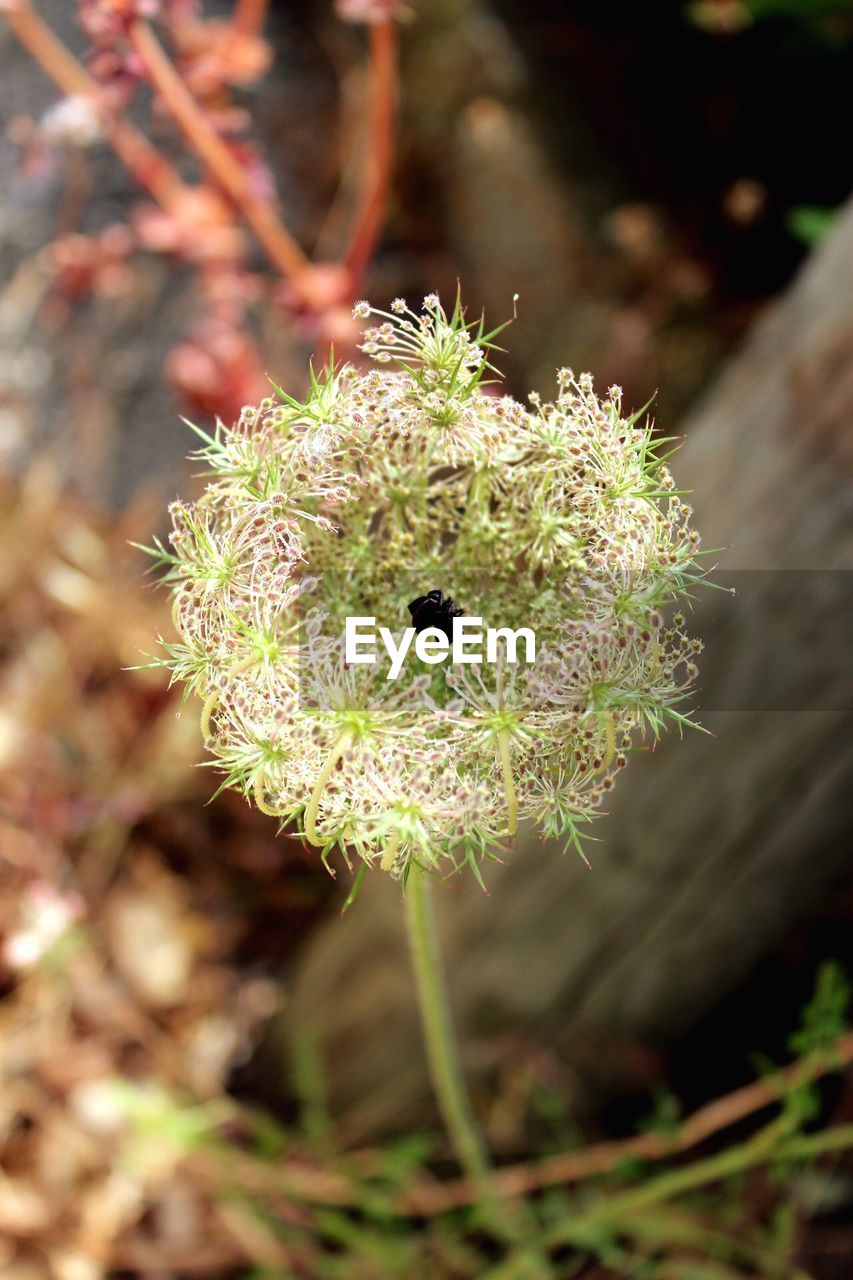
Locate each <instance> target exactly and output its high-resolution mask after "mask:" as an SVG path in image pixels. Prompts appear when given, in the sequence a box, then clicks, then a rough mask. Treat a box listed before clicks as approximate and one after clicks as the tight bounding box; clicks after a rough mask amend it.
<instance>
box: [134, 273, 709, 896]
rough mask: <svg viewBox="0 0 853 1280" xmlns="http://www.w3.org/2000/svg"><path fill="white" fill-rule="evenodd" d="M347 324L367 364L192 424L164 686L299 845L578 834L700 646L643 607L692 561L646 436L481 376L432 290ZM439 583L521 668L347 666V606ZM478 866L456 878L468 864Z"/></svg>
mask: <svg viewBox="0 0 853 1280" xmlns="http://www.w3.org/2000/svg"><path fill="white" fill-rule="evenodd" d="M355 315H356V317H357V318H363V319H366V320H369V322H370V323H369V327H367V328H366V330H365V333H364V340H363V347H362V349H363V350H364V351H365V352H366V353H367V354H368V355H369V356H371V357H372V358H373V360H374V361H375V362H376V367H374V368H368V369H367V370H366V371H365V370H360V369H357V368H355V367H353V366H352V365H344V366H343V367H336V366H335V365H334V364H331V365H330V366H329V367H328V368H326V369H325V370H324V371H323V372H322V373H316V372H313V371H312V374H311V385H310V390H309V393H308V395H307V397H306V399H305V400H304V401H300V400H297V399H295V398H294V397H292V396H290V395H288V394H287V393H286V392H284V391H282V390H280V389H279V388H276V389H275V390H276V395H275V396H271V397H270V398H268V399H266V400H264V401H263V402H262V403H261V404H260V405H259V406H257V407H255V408H247V409H244V411H243V413H242V415H241V417H240V419H239V420H238V422H237V423H236V424H235V425H234V426H233V427H231V428H225V427H224V426H222V425H220V427H219V428H218V430H217V432H216V434H215V436H213V437H209V436H204V445H203V447H202V448H201V449H200V450H199V452H198V454H197V456H198V457H200V458H201V459H202V460H203V461H204V462H205V464H206V466H207V468H208V469H209V472H210V482H209V484H208V486H207V488H206V489H205V490H204V492H203V494H202V495H201V497H200V498H199V499H198V501H197V502H195V503H194V504H186V503H183V502H176V503H175V504H174V505H173V507H172V521H173V532H172V535H171V547H170V548H168V549H167V548H164V547H159V548H158V551H157V554H158V555H159V556H160V558H161V559H162V561H163V562H164V564H165V565H166V566H167V577H168V579H169V581H170V582H171V585H172V588H173V591H174V620H175V626H176V629H177V631H178V636H179V639H178V640H177V642H174V643H166V657H165V659H164V661H165V662H166V664H167V665H168V666H169V667H170V669H171V671H172V675H173V679H175V680H178V681H182V682H184V683H185V684H186V687H187V689H188V690H189V691H192V692H193V693H196V694H198V695H199V696H200V698H201V700H202V704H203V712H202V730H203V733H204V736H205V739H206V742H207V745H208V747H209V749H210V750H211V752H212V753H213V757H214V760H213V763H214V764H216V765H218V766H219V767H220V768H221V769H222V770H223V771H224V775H225V778H224V783H223V785H224V786H231V787H236V788H238V789H239V790H241V791H242V792H243V793H244V794H246V795H247V796H252V797H254V799H255V801H256V803H257V805H258V807H259V808H260V809H262V810H263V811H264V812H265V813H269V814H272V815H275V816H277V817H279V818H280V819H281V823H282V826H287V827H290V828H292V829H294V830H296V831H298V832H299V833H301V834H303V835H304V836H305V837H306V838H307V839H308V840H309V841H310V842H311V843H313V844H315V845H317V846H318V847H320V848H322V850H323V856H324V858H325V857H326V856H327V855H328V853H329V852H330V851H331V850H332V849H333V848H335V847H340V848H341V849H342V850H343V851H344V854H345V856H349V854H350V853H354V854H356V855H358V856H359V857H360V858H362V859H364V861H365V862H367V863H372V862H374V861H377V862H378V863H379V865H381V866H382V867H383V868H384V869H386V870H388V871H390V872H392V873H393V874H395V875H400V876H403V877H405V875H406V873H407V870H408V868H409V867H410V866H411V864H412V862H413V861H416V862H417V863H418V864H419V865H424V866H432V865H435V864H436V863H438V862H439V861H441V860H448V861H449V862H450V863H451V864H454V865H460V864H462V863H467V864H468V865H470V866H471V867H472V868H473V869H474V870H475V871H478V865H479V862H480V860H481V858H482V857H483V856H484V855H488V854H490V853H491V852H492V851H494V850H495V849H497V848H500V846H501V844H502V842H504V841H505V840H506V839H507V837H511V836H512V835H514V833H515V831H516V829H517V825H518V822H519V821H520V820H522V819H527V820H530V821H531V823H532V824H533V825H534V826H535V827H536V828H538V830H539V831H540V832H541V833H542V834H545V835H549V836H562V837H564V838H568V840H569V842H570V843H572V844H574V846H575V847H576V848H577V849H578V850H579V851H581V850H582V838H583V834H584V827H585V825H586V824H588V823H589V822H590V821H591V819H592V818H593V816H594V814H595V810H596V808H597V806H598V805H599V804H600V802H601V800H602V797H603V796H604V794H605V793H606V792H607V791H608V790H609V789H610V788H611V787H612V785H613V778H614V774H615V772H616V771H617V770H618V769H619V768H620V767H622V766H623V765H624V764H625V762H626V758H627V753H628V751H629V749H630V748H631V746H632V744H634V745H636V744H637V742H639V741H641V740H642V738H643V737H644V736H649V735H651V736H653V737H657V736H658V734H659V733H660V732H661V731H662V730H663V729H664V727H665V726H666V724H667V723H668V722H674V723H676V724H678V725H682V724H685V723H689V719H688V717H687V715H686V713H685V710H684V706H683V704H684V700H685V699H686V698H687V697H688V695H689V691H690V686H691V683H692V681H693V679H694V676H695V665H694V659H695V655H696V653H697V652H698V649H699V645H698V643H697V642H696V641H692V640H690V639H688V638H687V637H686V636H685V635H684V633H683V630H682V627H683V622H684V619H683V617H682V616H681V615H680V614H678V613H676V614H675V615H674V616H673V617H667V615H668V613H669V612H670V610H669V608H668V607H669V606H670V605H672V604H673V603H675V602H677V601H678V599H679V597H681V596H682V595H683V594H685V593H686V591H687V590H688V588H689V586H690V585H691V584H692V583H693V582H695V581H697V580H698V579H699V578H700V577H701V576H702V574H701V572H700V570H699V569H698V567H697V555H698V551H697V541H698V539H697V535H696V534H695V533H694V532H693V531H692V530H691V529H690V526H689V516H690V509H689V507H687V506H686V505H685V503H684V502H683V501H682V499H681V497H680V496H679V495H678V493H677V492H676V491H675V488H674V483H673V480H672V477H671V474H670V472H669V470H668V468H667V466H666V462H665V460H664V458H665V456H666V442H664V441H661V440H660V439H659V438H656V437H655V436H654V434H653V429H652V425H651V423H649V422H648V421H646V422H641V421H640V419H641V416H642V414H638V415H635V416H634V417H627V418H626V417H625V416H623V412H622V407H621V393H620V391H619V388H617V387H613V388H611V389H610V391H609V392H608V394H607V396H606V398H605V399H603V400H599V399H598V398H597V396H596V395H595V393H594V391H593V386H592V380H591V379H590V378H589V377H588V376H587V375H582V376H580V377H575V375H574V374H573V373H572V371H571V370H569V369H562V370H560V371H559V372H558V375H557V390H556V395H555V397H554V399H553V401H550V402H548V403H545V402H543V401H542V400H541V399H540V398H539V397H538V396H536V395H531V397H530V407H529V408H528V407H524V406H523V405H521V404H520V403H518V402H517V401H516V400H514V399H512V398H511V397H509V396H505V395H501V394H499V393H498V391H497V390H496V377H495V376H494V374H495V371H494V369H493V366H492V365H491V363H490V359H491V357H492V355H493V352H494V350H495V346H494V338H495V337H496V334H497V333H498V332H499V330H496V331H495V332H493V333H485V332H484V330H483V326H482V324H479V325H476V326H472V325H469V324H468V323H466V320H465V317H464V313H463V311H462V309H461V306H460V305H459V303H458V302H457V305H456V306H455V308H454V309H453V310H452V311H451V312H450V313H447V312H445V310H444V309H443V308H442V306H441V304H440V302H439V300H438V298H437V297H435V296H434V295H430V296H429V297H427V298H426V299H425V300H424V304H423V308H422V309H421V311H420V312H415V311H413V310H411V309H410V308H409V307H408V306H407V305H406V304H405V302H403V301H402V300H400V299H397V300H395V301H394V303H392V305H391V309H390V311H388V312H381V311H377V310H375V309H374V308H372V307H370V306H369V305H368V304H367V303H358V304H357V305H356V308H355ZM435 589H441V590H443V591H445V592H446V593H448V594H452V596H453V598H454V599H455V600H456V602H457V604H459V605H460V606H461V607H462V609H463V611H464V613H465V614H467V615H477V616H480V617H483V618H484V620H485V621H486V622H487V623H488V624H489V625H493V626H496V627H505V626H510V627H512V628H517V627H520V626H526V627H530V628H532V629H533V630H534V632H535V635H536V638H537V656H536V660H535V662H533V663H532V664H530V665H522V664H518V665H515V664H511V663H509V662H508V661H506V659H505V658H504V660H503V661H501V660H500V659H499V660H498V662H497V663H494V664H491V665H485V664H484V665H465V666H462V665H457V666H452V665H449V664H448V665H444V666H441V667H439V666H437V665H429V666H427V665H426V664H425V663H423V662H421V661H420V660H417V659H415V660H413V661H412V662H411V663H410V664H409V665H408V666H407V669H406V678H405V679H402V678H401V679H400V680H397V681H394V682H389V681H388V680H387V679H386V678H385V672H384V671H383V670H382V669H381V668H380V667H379V666H370V665H360V664H359V665H348V664H347V663H346V662H345V661H344V646H343V634H344V624H345V620H346V618H347V617H351V616H364V615H367V616H374V617H375V618H376V619H377V622H378V623H379V624H380V625H385V626H387V627H388V628H389V629H390V630H391V631H392V632H395V633H400V632H402V630H403V629H404V627H405V626H407V625H408V622H409V617H408V613H407V605H408V603H409V602H411V600H412V598H413V597H416V596H419V595H422V594H424V593H425V592H427V591H430V590H435ZM478 874H479V872H478Z"/></svg>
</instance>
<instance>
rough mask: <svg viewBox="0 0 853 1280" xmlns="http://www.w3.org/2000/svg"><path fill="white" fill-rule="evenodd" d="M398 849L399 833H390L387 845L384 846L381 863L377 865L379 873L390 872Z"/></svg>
mask: <svg viewBox="0 0 853 1280" xmlns="http://www.w3.org/2000/svg"><path fill="white" fill-rule="evenodd" d="M399 849H400V833H399V831H392V832H391V835H390V836H389V838H388V843H387V844H386V846H385V850H384V852H383V854H382V861H381V862H380V864H379V869H380V871H391V869H392V868H393V866H394V862H395V860H396V858H397V853H398V851H399Z"/></svg>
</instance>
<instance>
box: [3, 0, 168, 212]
mask: <svg viewBox="0 0 853 1280" xmlns="http://www.w3.org/2000/svg"><path fill="white" fill-rule="evenodd" d="M0 13H2V14H3V16H5V18H6V21H7V22H8V23H9V26H10V27H11V29H12V31H13V32H14V33H15V35H16V36H17V37H18V39H19V40H20V42H21V44H22V45H23V46H24V48H25V49H26V50H27V52H28V53H29V54H30V55H31V57H32V58H34V59H35V61H36V62H37V63H38V64H39V66H40V67H41V68H42V70H43V71H45V72H46V73H47V75H48V76H49V77H50V78H51V80H53V82H54V84H56V85H57V87H58V88H59V89H61V90H62V92H63V93H65V94H68V95H69V96H76V97H86V98H91V99H92V100H93V101H94V103H95V104H96V106H99V105H100V102H101V92H100V89H99V86H98V85H97V83H96V82H95V81H94V80H93V79H92V77H91V76H90V75H89V74H88V73H87V72H86V71H85V70H84V68H83V67H82V66H81V65H80V63H79V62H77V60H76V59H75V58H74V57H73V56H72V55H71V54H70V53H69V52H68V50H67V49H66V48H65V45H64V44H62V42H61V41H60V40H58V39H57V38H56V36H55V35H54V34H53V32H52V31H51V29H50V28H49V27H48V26H47V25H46V24H45V23H44V22H43V21H42V19H41V18H40V17H39V15H38V14H37V13H36V12H35V10H34V9H32V8H31V7H30V5H29V4H28V3H26V0H20V2H19V3H12V4H9V5H2V4H0ZM103 127H104V130H105V132H106V135H107V137H108V138H109V141H110V143H111V145H112V147H113V149H114V151H115V152H116V155H117V156H118V157H119V159H120V160H121V161H122V163H123V164H124V165H126V166H127V168H128V169H129V170H130V172H131V173H132V174H133V176H134V178H135V179H136V181H137V182H138V183H139V185H140V186H141V187H142V188H144V190H146V191H147V192H148V193H149V194H150V195H151V196H153V198H154V199H155V200H156V201H157V202H158V204H160V205H161V206H162V207H163V208H165V209H170V208H173V207H174V206H175V204H176V203H177V201H178V199H179V197H180V196H181V195H183V194H185V193H186V186H185V184H184V183H183V181H182V180H181V178H180V176H179V175H178V173H177V171H176V170H175V169H173V168H172V166H171V165H170V164H169V163H168V161H167V160H165V159H164V158H163V156H162V155H161V154H160V152H159V151H158V150H157V148H156V147H154V146H152V144H151V143H150V142H149V141H148V139H147V138H146V137H145V135H144V134H142V133H140V132H139V131H138V130H137V129H135V128H134V127H133V125H131V124H128V123H127V122H126V121H124V120H121V119H116V118H114V117H107V118H106V119H105V120H104V121H103Z"/></svg>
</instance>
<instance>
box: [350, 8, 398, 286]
mask: <svg viewBox="0 0 853 1280" xmlns="http://www.w3.org/2000/svg"><path fill="white" fill-rule="evenodd" d="M370 76H371V92H370V124H369V130H368V138H367V163H366V171H365V177H364V182H363V185H362V189H361V192H360V195H359V199H358V203H357V206H356V212H355V218H354V222H353V229H352V234H351V237H350V241H349V244H348V246H347V249H346V253H345V255H344V263H345V265H346V267H347V269H348V271H349V274H350V278H351V280H352V283H353V288H354V289H357V287H358V285H359V282H360V281H361V278H362V276H363V275H364V273H365V271H366V269H367V267H368V264H369V263H370V259H371V258H372V256H373V252H374V250H375V248H376V244H377V241H378V239H379V236H380V233H381V231H382V225H383V223H384V221H385V214H386V210H387V204H388V194H389V189H390V184H391V164H392V161H393V158H394V116H395V112H396V105H397V104H396V98H397V92H396V89H397V43H396V33H395V30H394V23H393V22H392V21H387V22H380V23H378V24H377V25H375V26H372V27H371V28H370Z"/></svg>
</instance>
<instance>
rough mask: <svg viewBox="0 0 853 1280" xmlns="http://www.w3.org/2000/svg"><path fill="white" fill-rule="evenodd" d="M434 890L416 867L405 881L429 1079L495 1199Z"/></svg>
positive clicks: (459, 1143) (456, 1139)
mask: <svg viewBox="0 0 853 1280" xmlns="http://www.w3.org/2000/svg"><path fill="white" fill-rule="evenodd" d="M430 889H431V886H430V884H429V876H428V874H427V873H426V872H423V871H421V870H419V869H418V868H417V867H415V866H413V867H412V868H411V871H410V872H409V878H408V880H407V882H406V894H405V898H406V923H407V925H408V931H409V946H410V948H411V952H412V963H413V965H414V970H415V983H416V986H417V992H418V1003H419V1005H420V1013H421V1024H422V1026H423V1033H424V1040H425V1042H426V1051H427V1061H428V1064H429V1073H430V1079H431V1080H432V1086H433V1088H434V1090H435V1095H436V1100H437V1102H438V1107H439V1110H440V1112H441V1117H442V1119H443V1121H444V1123H445V1125H446V1127H447V1132H448V1135H449V1137H450V1141H451V1144H452V1146H453V1150H454V1152H455V1153H456V1158H457V1159H458V1161H459V1163H460V1165H461V1166H462V1168H463V1170H464V1171H465V1173H466V1174H467V1176H468V1177H469V1178H470V1179H471V1182H472V1183H473V1184H474V1186H475V1187H476V1188H477V1190H478V1193H479V1194H480V1196H481V1198H482V1199H483V1200H484V1201H489V1200H491V1199H492V1198H493V1195H492V1189H491V1177H490V1169H489V1161H488V1158H487V1156H486V1150H485V1146H484V1144H483V1140H482V1138H481V1136H480V1132H479V1129H478V1128H477V1122H476V1121H475V1119H474V1115H473V1112H472V1111H471V1103H470V1102H469V1099H468V1093H467V1090H466V1088H465V1082H464V1080H463V1078H462V1072H461V1070H460V1067H459V1058H458V1054H457V1050H456V1040H455V1036H454V1033H453V1026H452V1023H451V1021H450V1010H449V1008H448V1004H447V995H446V992H445V988H444V982H443V980H442V976H441V972H440V967H439V962H438V951H437V947H436V939H435V923H434V920H433V912H432V899H431V896H430Z"/></svg>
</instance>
